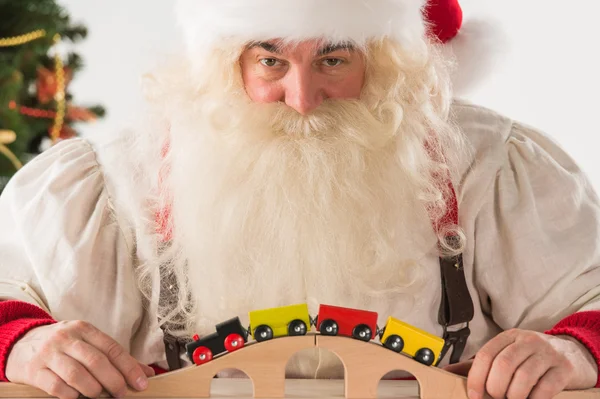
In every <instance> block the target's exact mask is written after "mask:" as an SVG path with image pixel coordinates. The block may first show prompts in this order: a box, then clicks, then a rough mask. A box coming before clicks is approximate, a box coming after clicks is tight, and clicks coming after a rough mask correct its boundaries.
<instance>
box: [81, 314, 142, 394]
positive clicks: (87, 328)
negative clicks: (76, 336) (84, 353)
mask: <svg viewBox="0 0 600 399" xmlns="http://www.w3.org/2000/svg"><path fill="white" fill-rule="evenodd" d="M85 324H86V325H84V328H82V338H83V339H84V340H85V341H86V342H88V343H90V344H91V345H93V346H95V347H96V348H98V349H99V350H100V351H101V352H102V353H104V354H105V355H106V357H108V360H110V362H111V363H112V364H114V365H115V367H116V368H117V370H119V371H120V372H121V374H122V375H123V377H125V380H126V381H127V383H128V384H129V385H130V386H131V387H133V388H135V389H137V390H144V389H146V388H147V387H148V377H146V374H145V373H144V370H143V369H142V366H141V365H140V364H139V362H138V361H137V360H136V359H134V358H133V357H132V356H131V355H130V354H129V353H127V352H126V351H125V349H124V348H123V347H122V346H121V345H119V343H118V342H116V341H115V340H114V339H112V338H111V337H109V336H108V335H106V334H104V333H103V332H102V331H100V330H98V329H97V328H95V327H93V326H91V325H87V323H85Z"/></svg>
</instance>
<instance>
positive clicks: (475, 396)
mask: <svg viewBox="0 0 600 399" xmlns="http://www.w3.org/2000/svg"><path fill="white" fill-rule="evenodd" d="M467 394H468V395H469V399H481V395H480V394H479V393H478V392H477V391H475V390H473V389H469V392H468V393H467Z"/></svg>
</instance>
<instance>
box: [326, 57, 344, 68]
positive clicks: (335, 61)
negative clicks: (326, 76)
mask: <svg viewBox="0 0 600 399" xmlns="http://www.w3.org/2000/svg"><path fill="white" fill-rule="evenodd" d="M343 62H344V61H343V60H342V59H340V58H325V59H324V60H323V65H325V66H327V67H336V66H340V65H341V64H343Z"/></svg>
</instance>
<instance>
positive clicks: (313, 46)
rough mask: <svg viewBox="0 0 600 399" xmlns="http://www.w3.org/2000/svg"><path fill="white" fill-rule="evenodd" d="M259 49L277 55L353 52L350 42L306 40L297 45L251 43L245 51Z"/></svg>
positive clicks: (271, 42) (265, 42)
mask: <svg viewBox="0 0 600 399" xmlns="http://www.w3.org/2000/svg"><path fill="white" fill-rule="evenodd" d="M252 49H260V50H265V51H268V52H270V53H274V54H278V55H290V54H305V55H313V56H322V55H327V54H329V53H333V52H335V51H342V50H343V51H348V52H351V51H354V50H355V47H354V46H353V45H352V44H351V43H350V42H340V43H333V42H328V41H324V40H317V39H315V40H307V41H302V42H298V43H286V42H284V41H282V40H280V39H273V40H267V41H258V42H252V43H250V44H249V45H248V46H247V50H252Z"/></svg>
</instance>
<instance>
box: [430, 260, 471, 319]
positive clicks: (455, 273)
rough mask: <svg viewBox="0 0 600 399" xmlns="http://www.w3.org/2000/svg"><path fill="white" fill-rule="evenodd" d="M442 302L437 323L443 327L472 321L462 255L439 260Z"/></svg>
mask: <svg viewBox="0 0 600 399" xmlns="http://www.w3.org/2000/svg"><path fill="white" fill-rule="evenodd" d="M440 274H441V282H442V300H441V304H440V311H439V316H438V321H439V323H440V324H441V325H443V326H453V325H456V324H461V323H466V322H469V321H471V320H472V319H473V313H474V309H473V301H472V300H471V295H470V294H469V288H468V287H467V282H466V280H465V272H464V267H463V260H462V255H458V256H455V257H452V258H440Z"/></svg>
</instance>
